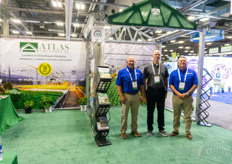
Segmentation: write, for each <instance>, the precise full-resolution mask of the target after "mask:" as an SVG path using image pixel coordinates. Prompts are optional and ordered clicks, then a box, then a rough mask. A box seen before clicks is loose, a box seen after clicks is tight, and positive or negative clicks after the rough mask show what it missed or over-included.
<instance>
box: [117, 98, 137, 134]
mask: <svg viewBox="0 0 232 164" xmlns="http://www.w3.org/2000/svg"><path fill="white" fill-rule="evenodd" d="M123 95H124V97H125V104H122V117H121V131H124V132H126V130H127V118H128V112H129V110H130V107H131V132H135V131H137V128H138V126H137V116H138V109H139V98H140V95H139V93H137V94H135V95H130V94H126V93H125V94H123Z"/></svg>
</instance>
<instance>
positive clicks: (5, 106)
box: [0, 96, 23, 134]
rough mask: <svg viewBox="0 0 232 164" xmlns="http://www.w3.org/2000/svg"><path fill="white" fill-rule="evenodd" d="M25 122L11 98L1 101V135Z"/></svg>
mask: <svg viewBox="0 0 232 164" xmlns="http://www.w3.org/2000/svg"><path fill="white" fill-rule="evenodd" d="M21 120H23V117H20V116H19V115H18V113H17V112H16V110H15V107H14V105H13V103H12V101H11V98H10V96H5V97H4V98H2V99H0V134H2V133H3V132H5V131H6V129H7V128H10V127H12V126H14V125H15V124H17V123H18V122H19V121H21Z"/></svg>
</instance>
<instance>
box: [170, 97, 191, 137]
mask: <svg viewBox="0 0 232 164" xmlns="http://www.w3.org/2000/svg"><path fill="white" fill-rule="evenodd" d="M192 104H193V97H192V96H189V97H185V98H184V99H180V98H179V97H178V96H176V95H173V97H172V106H173V111H174V118H173V129H174V131H175V132H177V133H179V127H180V115H181V110H182V109H184V121H185V132H186V134H189V133H191V132H190V127H191V124H192V120H191V114H192Z"/></svg>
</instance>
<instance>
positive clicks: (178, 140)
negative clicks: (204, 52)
mask: <svg viewBox="0 0 232 164" xmlns="http://www.w3.org/2000/svg"><path fill="white" fill-rule="evenodd" d="M110 114H111V120H110V123H109V124H110V137H109V139H110V141H111V142H112V145H110V146H105V147H98V146H97V145H96V143H95V141H94V138H93V134H92V131H91V129H90V126H89V118H88V115H87V113H86V112H80V111H79V110H57V111H53V112H52V113H36V112H34V113H32V114H28V115H26V114H20V115H22V116H23V117H24V118H25V119H24V120H23V121H21V122H20V123H18V124H17V125H15V126H14V127H12V128H11V129H8V130H7V132H6V133H5V134H3V135H2V140H3V151H4V152H14V153H16V154H17V155H18V161H19V164H64V163H65V164H79V163H80V164H92V163H94V164H107V163H109V164H119V163H126V164H154V163H159V164H160V163H162V164H163V163H164V164H172V163H194V164H195V163H197V164H208V163H209V164H217V163H226V164H228V163H232V142H231V138H232V131H229V130H226V129H223V128H220V127H217V126H212V127H210V128H208V127H202V126H198V125H196V123H193V125H192V135H193V140H188V139H187V138H186V137H185V133H184V122H183V120H182V122H181V129H180V135H179V136H176V137H162V136H161V135H159V134H158V133H157V128H156V127H157V124H156V123H155V126H154V127H155V129H154V136H152V137H147V136H146V131H147V128H146V108H145V107H140V111H139V118H138V126H139V128H138V131H139V132H141V133H142V135H143V136H142V137H140V138H136V137H133V136H131V135H129V134H128V139H124V140H123V139H121V138H120V118H121V108H111V109H110ZM172 116H173V113H172V112H169V111H165V118H166V131H167V132H168V133H170V132H171V131H172ZM155 117H156V116H155ZM155 120H156V119H155ZM128 125H129V124H128ZM128 127H129V128H128V133H129V132H130V126H128ZM3 155H4V154H3Z"/></svg>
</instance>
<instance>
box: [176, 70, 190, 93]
mask: <svg viewBox="0 0 232 164" xmlns="http://www.w3.org/2000/svg"><path fill="white" fill-rule="evenodd" d="M187 74H188V68H187V71H186V72H185V77H184V82H181V77H180V70H179V69H178V75H179V80H180V83H179V90H181V91H183V90H184V88H185V81H186V77H187Z"/></svg>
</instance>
